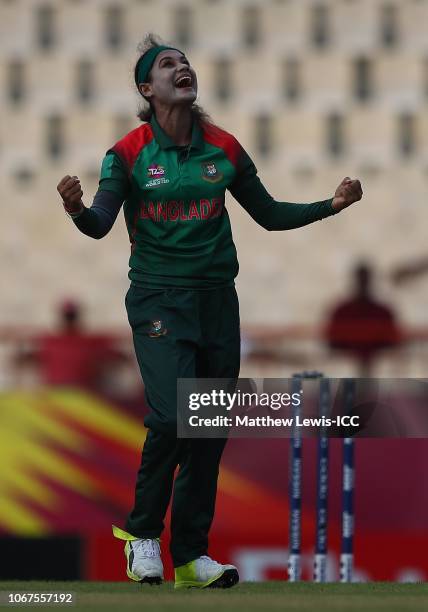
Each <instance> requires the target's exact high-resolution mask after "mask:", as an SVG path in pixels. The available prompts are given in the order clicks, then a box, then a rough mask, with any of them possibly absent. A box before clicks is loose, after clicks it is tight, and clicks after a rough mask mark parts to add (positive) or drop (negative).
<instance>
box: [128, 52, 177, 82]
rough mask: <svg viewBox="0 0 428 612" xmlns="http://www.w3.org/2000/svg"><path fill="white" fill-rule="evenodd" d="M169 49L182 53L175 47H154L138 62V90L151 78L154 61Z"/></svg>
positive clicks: (136, 70) (136, 72)
mask: <svg viewBox="0 0 428 612" xmlns="http://www.w3.org/2000/svg"><path fill="white" fill-rule="evenodd" d="M167 49H171V50H172V51H178V52H179V53H181V51H180V50H179V49H176V48H175V47H169V46H167V45H159V46H157V47H152V48H151V49H149V50H148V51H146V52H145V53H144V55H142V56H141V57H140V59H139V60H138V62H137V64H136V66H135V74H134V77H135V84H136V86H137V88H138V86H139V85H140V83H147V78H148V76H149V72H150V70H151V69H152V67H153V64H154V61H155V59H156V58H157V56H158V55H159V53H162V51H166V50H167Z"/></svg>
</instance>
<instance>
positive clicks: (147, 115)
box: [134, 32, 212, 124]
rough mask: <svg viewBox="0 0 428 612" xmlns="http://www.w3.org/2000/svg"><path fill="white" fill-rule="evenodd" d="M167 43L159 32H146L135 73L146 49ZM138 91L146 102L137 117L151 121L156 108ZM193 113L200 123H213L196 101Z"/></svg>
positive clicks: (192, 109)
mask: <svg viewBox="0 0 428 612" xmlns="http://www.w3.org/2000/svg"><path fill="white" fill-rule="evenodd" d="M163 44H165V43H164V42H163V41H162V40H161V39H160V38H159V36H158V35H157V34H153V33H151V32H150V33H149V34H146V36H145V37H144V39H143V40H142V41H141V42H140V43H139V45H138V47H137V51H138V53H139V56H138V59H137V61H136V63H135V67H134V74H135V72H136V69H137V65H138V62H139V61H140V59H141V58H142V57H143V55H144V54H145V53H146V51H148V50H149V49H152V48H153V47H159V46H160V45H163ZM148 78H149V82H150V79H151V74H150V73H149V77H148ZM138 92H139V93H140V95H141V96H142V97H143V98H144V100H145V103H144V104H143V105H142V106H140V107H139V108H138V112H137V117H138V118H139V119H140V120H141V121H150V119H151V118H152V116H153V114H154V110H153V107H152V105H151V104H150V102H149V101H148V100H147V98H145V97H144V96H143V94H142V93H141V92H140V90H138ZM191 111H192V115H193V118H194V119H195V120H196V121H197V122H198V123H200V124H201V123H212V119H211V117H210V116H209V115H208V113H207V112H205V111H204V109H203V108H202V107H201V106H199V104H196V103H195V102H194V103H193V104H192V108H191Z"/></svg>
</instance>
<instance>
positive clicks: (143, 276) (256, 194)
mask: <svg viewBox="0 0 428 612" xmlns="http://www.w3.org/2000/svg"><path fill="white" fill-rule="evenodd" d="M99 189H100V190H107V191H113V192H114V193H116V194H117V195H118V196H119V197H120V199H121V200H122V201H123V202H124V214H125V220H126V225H127V228H128V234H129V238H130V241H131V256H130V260H129V265H130V272H129V278H130V279H131V280H132V281H133V282H134V283H137V284H140V285H142V286H145V287H166V286H178V287H196V288H198V287H199V288H209V287H221V286H227V285H230V284H233V280H234V278H235V277H236V275H237V273H238V267H239V266H238V259H237V255H236V248H235V245H234V243H233V239H232V231H231V227H230V220H229V215H228V213H227V210H226V207H225V192H226V189H229V191H230V192H231V193H232V195H233V196H234V198H235V199H236V200H237V201H238V202H239V203H240V204H241V206H243V207H244V208H245V209H246V210H247V212H248V213H249V214H250V215H251V216H252V217H253V219H254V220H255V221H256V222H257V223H259V224H260V225H261V226H262V227H264V228H266V229H268V230H284V229H292V228H296V227H301V226H303V225H307V224H308V223H312V222H313V221H317V220H320V219H323V218H324V217H328V216H330V215H333V214H334V212H335V211H334V209H333V207H332V199H329V200H325V201H322V202H315V203H313V204H292V203H287V202H277V201H275V200H274V199H273V198H272V196H271V195H269V193H268V192H267V191H266V189H265V188H264V187H263V185H262V183H261V182H260V179H259V178H258V176H257V170H256V168H255V166H254V164H253V162H252V161H251V159H250V158H249V156H248V155H247V153H246V152H245V151H244V149H243V148H242V147H241V145H240V144H239V142H238V141H237V140H236V139H235V138H234V137H233V136H232V135H231V134H229V133H227V132H225V131H224V130H222V129H220V128H218V127H216V126H214V125H211V124H206V123H204V124H201V125H199V124H198V123H196V122H195V123H194V125H193V130H192V140H191V144H190V145H189V146H186V147H179V146H176V145H175V144H174V143H173V142H172V141H171V140H170V138H169V137H168V136H167V135H166V134H165V132H163V130H162V129H161V128H160V126H159V124H158V123H157V121H156V119H155V118H154V117H153V118H152V120H151V122H150V123H145V124H143V125H141V126H140V127H138V128H136V129H135V130H133V131H132V132H130V133H129V134H127V135H126V136H125V137H124V138H122V139H121V140H120V141H119V142H117V143H116V144H115V145H114V146H113V147H112V148H111V149H110V150H109V151H107V154H106V156H105V158H104V160H103V163H102V168H101V177H100V183H99Z"/></svg>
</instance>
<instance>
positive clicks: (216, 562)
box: [199, 555, 220, 565]
mask: <svg viewBox="0 0 428 612" xmlns="http://www.w3.org/2000/svg"><path fill="white" fill-rule="evenodd" d="M199 558H200V559H203V560H204V561H208V562H209V563H215V564H216V565H220V563H218V561H214V559H211V557H208V555H201V556H200V557H199Z"/></svg>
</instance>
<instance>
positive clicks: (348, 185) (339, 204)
mask: <svg viewBox="0 0 428 612" xmlns="http://www.w3.org/2000/svg"><path fill="white" fill-rule="evenodd" d="M362 197H363V190H362V188H361V183H360V181H359V180H358V179H356V180H352V179H350V178H349V176H347V177H346V178H344V179H343V181H342V182H341V183H340V185H339V187H338V188H337V189H336V193H335V194H334V198H333V204H332V206H333V208H334V209H335V210H336V211H337V212H339V210H343V209H344V208H347V207H348V206H350V205H351V204H353V203H354V202H358V200H361V198H362Z"/></svg>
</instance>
